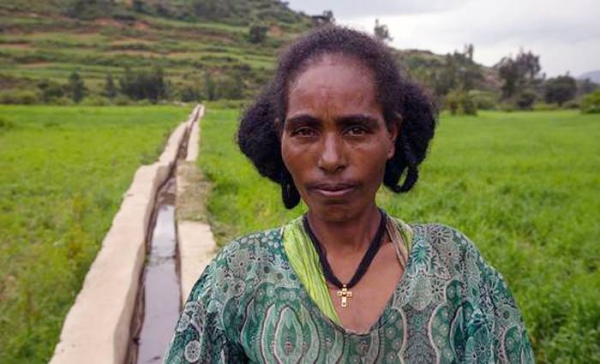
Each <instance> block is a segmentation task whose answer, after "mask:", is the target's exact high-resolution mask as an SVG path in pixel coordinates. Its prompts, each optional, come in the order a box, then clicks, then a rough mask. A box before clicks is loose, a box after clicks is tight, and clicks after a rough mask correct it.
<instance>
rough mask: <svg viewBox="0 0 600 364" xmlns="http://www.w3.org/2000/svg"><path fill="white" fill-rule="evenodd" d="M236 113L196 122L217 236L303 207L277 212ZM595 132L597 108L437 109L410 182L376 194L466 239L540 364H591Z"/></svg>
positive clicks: (594, 357)
mask: <svg viewBox="0 0 600 364" xmlns="http://www.w3.org/2000/svg"><path fill="white" fill-rule="evenodd" d="M237 116H238V112H237V111H232V110H209V111H208V114H207V116H206V118H205V119H204V121H203V124H202V128H203V129H202V146H201V155H200V160H199V163H200V165H201V167H202V169H203V171H204V173H205V174H206V175H207V177H208V178H210V179H211V180H212V181H213V190H212V193H211V198H210V199H209V201H208V209H209V212H210V213H211V219H212V223H213V227H214V228H215V231H216V233H217V239H218V241H219V243H220V244H224V243H226V242H227V241H228V240H229V239H231V238H232V237H234V236H235V235H239V234H242V233H247V232H250V231H253V230H259V229H264V228H268V227H273V226H277V225H280V224H282V223H283V222H285V221H286V220H288V219H289V218H291V217H293V216H297V215H298V214H299V213H301V211H302V209H303V208H302V207H299V208H297V209H296V210H295V211H285V208H284V207H283V205H282V204H281V202H280V197H279V194H280V192H279V189H278V188H277V187H276V186H275V185H273V184H272V183H270V182H268V181H266V180H265V179H263V178H261V177H259V176H258V174H257V173H256V172H255V171H254V169H253V168H252V167H251V166H250V164H249V163H248V162H247V161H246V160H245V158H244V157H243V156H242V155H241V154H240V153H239V152H238V150H237V147H236V146H235V145H234V136H233V135H234V133H235V128H236V125H237ZM599 138H600V116H597V115H596V116H594V115H589V116H585V115H580V114H579V113H577V112H536V113H484V112H482V113H481V114H480V116H479V117H475V118H472V117H471V118H469V117H451V116H446V115H445V116H443V117H442V118H441V122H440V126H439V129H438V133H437V136H436V138H435V142H434V144H433V147H432V149H431V152H430V155H429V157H428V160H427V161H426V162H425V165H424V166H423V168H422V172H421V179H420V181H419V183H418V185H417V187H416V189H415V190H414V191H412V192H410V193H409V194H407V195H393V194H392V193H390V192H388V191H387V190H382V191H381V192H380V194H379V196H378V199H379V202H380V204H381V205H382V206H383V207H384V208H386V209H387V210H388V212H390V213H391V214H392V215H394V216H398V217H400V218H403V219H404V220H406V221H409V222H442V223H445V224H448V225H451V226H454V227H456V228H458V229H459V230H461V231H463V232H464V233H466V234H467V235H468V236H469V237H470V238H471V239H472V240H473V241H474V242H475V243H476V245H477V246H478V247H479V249H480V250H481V251H482V252H483V255H484V256H485V257H486V259H487V260H488V261H489V262H491V263H492V264H493V265H494V266H495V267H496V268H497V269H498V270H499V271H501V272H502V273H503V275H504V277H505V278H506V280H507V281H508V283H509V286H510V287H511V289H512V290H513V292H514V294H515V296H516V299H517V302H518V304H519V306H520V308H521V310H522V311H523V313H524V316H525V321H526V324H527V328H528V330H529V333H530V336H531V339H532V342H533V345H534V349H535V351H536V357H537V359H538V361H539V362H542V363H556V362H570V363H600V354H599V353H600V331H599V330H598V327H600V275H599V274H598V268H599V264H600V263H599V262H600V253H599V252H600V250H599V249H598V236H600V225H599V224H598V221H599V220H600V207H599V206H600V194H599V193H598V186H599V185H600V175H599V174H598V170H599V169H600V144H598V139H599Z"/></svg>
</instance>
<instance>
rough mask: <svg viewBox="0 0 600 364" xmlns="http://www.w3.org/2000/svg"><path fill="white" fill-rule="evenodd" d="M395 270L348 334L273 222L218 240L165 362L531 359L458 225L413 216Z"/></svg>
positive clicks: (495, 281) (505, 301)
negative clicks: (377, 308) (366, 318)
mask: <svg viewBox="0 0 600 364" xmlns="http://www.w3.org/2000/svg"><path fill="white" fill-rule="evenodd" d="M411 227H412V231H413V240H412V250H411V252H410V256H409V260H408V263H407V267H406V270H405V272H404V275H403V278H402V279H401V281H400V282H399V283H398V286H397V288H396V291H395V292H394V294H393V296H392V299H391V300H390V301H389V302H388V305H387V306H386V308H385V309H384V311H383V313H382V315H381V317H380V318H379V320H378V322H377V323H376V324H375V325H374V326H373V327H372V328H371V330H370V331H369V332H367V333H365V334H353V333H350V332H347V331H346V330H344V328H343V327H341V326H339V325H338V324H336V323H334V322H333V321H332V320H330V319H329V318H327V317H326V316H325V315H324V314H323V313H322V312H321V311H320V310H319V308H318V307H317V305H316V304H315V303H314V302H313V301H312V299H311V298H310V297H309V296H308V294H307V293H306V291H305V289H304V287H303V286H302V284H301V283H300V281H299V280H298V277H297V276H296V274H295V273H294V271H293V269H292V268H291V267H290V264H289V261H288V260H287V257H286V255H285V251H284V249H283V247H282V236H281V231H282V230H281V229H275V230H269V231H265V232H261V233H256V234H251V235H247V236H245V237H242V238H240V239H238V240H235V241H233V242H232V243H230V244H229V245H227V246H226V247H225V248H224V249H223V250H221V252H220V253H219V254H218V255H217V257H216V258H215V259H214V260H213V261H212V263H211V264H210V265H209V266H208V267H207V268H206V270H205V271H204V273H203V274H202V276H201V277H200V279H199V280H198V282H197V283H196V285H195V287H194V289H193V290H192V293H191V295H190V297H189V299H188V301H187V303H186V304H185V306H184V308H183V312H182V314H181V317H180V318H179V321H178V323H177V326H176V329H175V334H174V337H173V340H172V342H171V346H170V348H169V350H168V352H167V357H166V359H165V362H166V363H246V362H252V363H336V362H343V363H533V353H532V351H531V345H530V343H529V340H528V338H527V333H526V331H525V329H524V326H523V322H522V318H521V315H520V312H519V310H518V309H517V307H516V305H515V302H514V299H513V298H512V295H511V294H510V292H509V290H508V288H507V287H506V284H505V282H504V280H503V279H502V276H501V275H500V274H499V273H498V272H496V271H495V270H494V269H493V268H492V267H490V266H489V265H488V264H486V263H485V261H484V260H483V259H482V257H481V255H480V254H479V252H478V251H477V249H476V248H475V247H474V245H473V244H472V243H471V242H470V241H469V240H468V239H467V238H466V237H465V236H464V235H463V234H461V233H460V232H458V231H456V230H454V229H452V228H450V227H447V226H443V225H436V224H429V225H412V226H411Z"/></svg>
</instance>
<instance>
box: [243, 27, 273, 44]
mask: <svg viewBox="0 0 600 364" xmlns="http://www.w3.org/2000/svg"><path fill="white" fill-rule="evenodd" d="M268 31H269V28H268V27H267V26H265V25H260V24H254V25H251V26H250V28H249V29H248V41H249V42H250V43H254V44H257V43H263V42H264V41H265V40H266V39H267V32H268Z"/></svg>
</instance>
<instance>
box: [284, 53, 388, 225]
mask: <svg viewBox="0 0 600 364" xmlns="http://www.w3.org/2000/svg"><path fill="white" fill-rule="evenodd" d="M289 87H290V88H289V92H288V105H287V114H286V119H285V122H284V125H283V130H282V133H281V153H282V156H283V161H284V163H285V165H286V167H287V168H288V170H289V171H290V173H291V175H292V177H293V179H294V183H295V184H296V187H297V188H298V191H299V192H300V195H301V196H302V199H303V200H304V202H305V203H306V204H307V205H308V207H309V210H310V212H311V214H314V215H316V216H317V217H319V218H321V219H324V220H325V221H332V222H344V221H349V220H352V219H353V218H356V217H358V216H360V215H361V214H362V213H364V212H366V211H368V209H372V208H374V207H375V194H376V193H377V190H378V188H379V186H380V185H381V183H382V181H383V175H384V171H385V164H386V161H387V160H388V159H389V158H391V157H392V156H393V155H394V140H395V138H396V134H397V129H398V127H397V125H394V126H393V127H391V128H389V129H388V127H386V124H385V121H384V118H383V114H382V109H381V106H380V105H379V103H378V102H377V100H376V97H375V85H374V81H373V76H372V72H371V71H370V70H369V69H368V68H366V67H365V66H363V65H362V64H361V63H360V62H358V61H357V60H355V59H353V58H349V57H346V56H342V55H324V56H322V57H321V58H319V59H318V60H317V61H314V62H313V63H312V64H311V65H310V66H309V67H308V68H307V69H306V70H304V71H303V72H301V73H300V74H299V75H298V76H297V77H296V78H295V79H294V80H292V82H291V83H290V86H289Z"/></svg>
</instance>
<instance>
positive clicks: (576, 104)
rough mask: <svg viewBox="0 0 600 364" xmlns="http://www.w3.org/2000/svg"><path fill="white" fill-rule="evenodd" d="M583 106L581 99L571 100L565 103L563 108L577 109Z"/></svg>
mask: <svg viewBox="0 0 600 364" xmlns="http://www.w3.org/2000/svg"><path fill="white" fill-rule="evenodd" d="M580 107H581V105H580V104H579V100H569V101H567V102H565V103H564V104H563V108H565V109H569V110H577V109H579V108H580Z"/></svg>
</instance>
